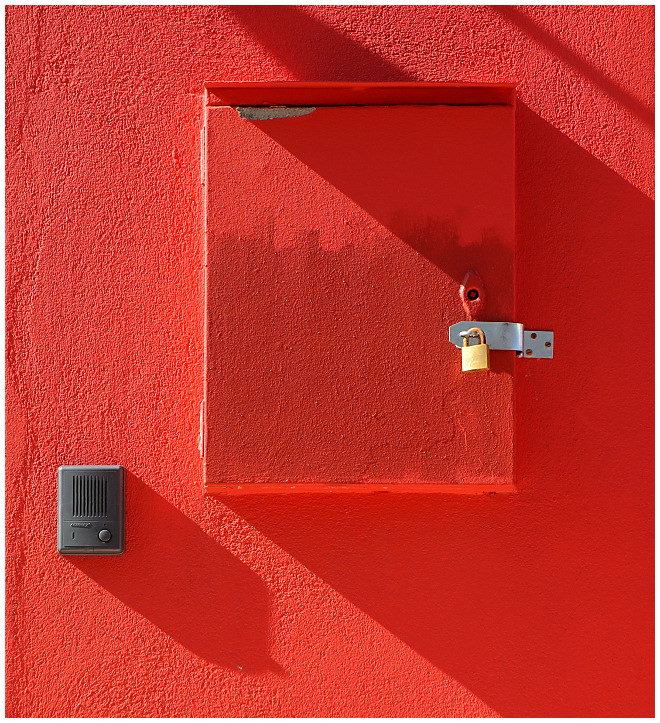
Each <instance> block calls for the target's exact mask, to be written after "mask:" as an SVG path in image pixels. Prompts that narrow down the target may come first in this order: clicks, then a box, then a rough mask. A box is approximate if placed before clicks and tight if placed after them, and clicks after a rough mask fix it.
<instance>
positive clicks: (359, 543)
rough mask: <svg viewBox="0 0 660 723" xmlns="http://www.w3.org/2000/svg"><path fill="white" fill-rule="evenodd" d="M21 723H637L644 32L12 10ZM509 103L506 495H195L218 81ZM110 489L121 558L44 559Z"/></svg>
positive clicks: (638, 12) (467, 18)
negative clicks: (118, 513)
mask: <svg viewBox="0 0 660 723" xmlns="http://www.w3.org/2000/svg"><path fill="white" fill-rule="evenodd" d="M6 33H7V173H8V181H7V202H8V223H7V284H6V291H7V358H8V360H7V507H6V509H7V535H6V560H7V609H6V610H7V612H6V620H7V630H8V633H7V641H8V642H7V644H8V653H7V668H8V670H7V715H9V716H35V717H36V716H43V717H56V716H91V717H97V716H100V717H102V716H242V715H249V716H260V715H261V716H264V715H272V716H320V715H330V716H333V715H344V716H391V715H397V716H489V715H503V716H535V715H546V716H570V715H576V716H587V715H588V716H651V715H653V692H652V691H653V676H652V673H653V660H652V655H653V583H652V565H653V547H652V545H653V525H652V514H653V513H652V508H653V476H652V471H651V465H652V458H653V457H652V455H653V448H652V442H653V436H652V420H651V401H650V400H651V397H652V393H653V382H652V376H651V371H650V370H651V368H652V364H653V348H652V344H650V343H648V342H650V335H649V340H647V339H645V338H643V337H640V336H639V335H638V334H637V333H632V331H631V330H632V328H633V323H634V322H638V323H649V324H651V323H652V321H653V318H652V314H653V312H652V294H653V277H652V272H651V262H652V261H653V251H652V242H651V238H652V226H653V205H652V201H651V199H650V198H649V194H650V193H651V185H652V181H653V172H652V163H653V158H652V152H651V138H652V118H653V115H652V109H651V104H652V100H653V75H652V72H653V71H652V61H653V35H652V33H653V9H652V8H650V7H633V6H609V7H608V6H580V7H540V8H535V7H529V6H528V7H523V8H521V9H517V8H514V7H503V6H501V7H496V8H483V7H461V6H398V7H392V6H373V7H346V6H344V7H341V6H340V7H324V8H317V7H313V8H302V7H275V6H273V7H268V6H265V7H239V6H235V7H217V6H216V7H194V6H186V7H166V6H162V7H147V6H133V7H119V6H113V7H105V8H104V7H81V6H78V7H74V6H69V7H66V6H60V7H56V6H50V7H48V6H32V7H29V6H21V7H16V6H15V7H10V8H9V9H8V10H7V29H6ZM298 79H300V80H361V81H378V80H389V81H396V80H431V81H461V82H462V81H491V82H495V81H506V82H509V81H515V82H518V83H519V100H520V103H519V107H518V117H517V137H516V152H517V218H516V223H517V243H518V251H517V254H518V255H517V276H516V283H517V308H518V318H517V319H516V320H517V321H522V322H523V323H524V324H525V325H526V326H531V327H532V328H533V327H536V328H542V329H543V328H550V329H553V330H554V332H555V340H556V350H555V359H554V360H553V361H551V362H541V361H540V362H524V361H523V360H520V363H519V365H520V366H519V373H518V374H517V393H516V412H515V413H516V445H517V454H516V465H517V483H518V487H519V492H518V494H513V495H497V496H477V497H463V496H456V495H446V496H444V495H431V496H424V495H392V496H390V495H387V494H383V495H373V496H371V495H359V496H346V495H344V496H336V497H331V498H329V499H328V498H326V497H325V496H319V497H314V496H296V497H282V496H275V497H268V498H264V497H250V498H232V499H231V500H225V501H221V500H219V499H214V498H209V497H204V496H203V495H202V493H201V483H202V464H201V460H200V458H199V454H198V451H197V433H198V424H199V402H200V399H201V395H202V361H201V360H202V336H203V335H202V317H203V298H202V295H203V293H202V258H203V242H202V235H201V228H202V217H201V214H202V205H201V199H202V193H201V187H200V185H199V157H200V148H199V132H200V128H201V125H202V83H203V82H204V81H206V80H298ZM60 464H123V465H124V466H125V467H126V468H127V470H128V497H127V509H128V526H129V527H128V537H127V553H126V555H125V556H124V557H122V558H118V559H110V558H105V559H91V558H81V559H80V560H71V559H66V558H63V557H60V556H58V554H57V552H56V540H55V538H56V519H55V505H56V469H57V467H58V465H60Z"/></svg>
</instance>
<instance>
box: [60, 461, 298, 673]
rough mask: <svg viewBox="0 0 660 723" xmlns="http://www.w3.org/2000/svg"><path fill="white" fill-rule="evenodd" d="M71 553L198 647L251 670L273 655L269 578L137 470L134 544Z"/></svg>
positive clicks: (131, 501) (129, 515)
mask: <svg viewBox="0 0 660 723" xmlns="http://www.w3.org/2000/svg"><path fill="white" fill-rule="evenodd" d="M68 561H70V562H71V564H73V565H74V566H75V567H77V568H78V569H79V570H80V571H81V572H82V573H83V574H85V575H87V576H88V577H90V578H91V579H92V580H94V581H95V582H96V583H98V584H99V585H100V586H101V587H103V588H105V589H106V590H107V591H108V592H109V593H110V594H111V595H113V596H114V597H116V598H117V599H118V600H120V601H121V602H122V603H124V604H125V605H127V606H128V607H130V608H131V609H132V610H134V611H136V612H137V613H139V614H140V615H142V616H143V617H144V618H145V619H146V620H148V621H149V622H150V623H152V624H153V625H155V626H156V627H157V628H159V629H160V630H161V631H162V632H163V633H165V634H166V635H167V636H169V637H171V638H172V639H173V640H175V641H176V642H177V643H179V644H181V645H182V646H184V647H185V648H187V649H188V650H189V651H190V652H191V653H193V654H194V655H196V656H198V657H200V658H202V659H204V660H206V661H207V662H209V663H212V664H214V665H219V666H223V667H226V668H230V669H233V670H234V671H236V672H242V673H244V674H257V673H264V672H274V673H278V674H283V672H284V671H283V669H282V668H281V667H280V666H279V664H277V663H276V662H275V661H274V660H273V659H272V658H271V657H270V655H269V624H270V598H269V593H268V589H267V586H266V584H265V583H264V581H263V580H262V579H261V578H260V577H259V576H258V575H257V574H256V573H254V572H253V571H252V570H250V569H249V568H248V567H247V565H245V564H244V563H242V562H240V561H239V560H238V559H236V557H234V556H233V555H232V554H231V553H230V552H229V551H227V550H225V549H224V548H223V547H222V546H221V545H220V544H219V543H218V542H216V541H215V540H213V539H212V538H211V537H210V536H209V535H207V534H206V533H205V532H204V531H203V530H202V529H201V528H199V527H198V526H197V525H196V524H195V523H194V522H193V521H192V520H191V519H189V518H188V517H187V516H186V515H184V514H183V513H182V512H181V511H180V510H179V509H177V508H176V507H175V506H174V505H172V504H171V503H169V502H168V501H167V500H165V499H164V498H163V497H162V496H161V495H159V494H158V493H157V492H156V491H155V490H153V489H151V488H150V487H148V486H147V485H146V484H145V483H144V482H142V480H140V479H139V478H138V477H137V476H136V475H135V474H133V473H131V472H127V480H126V552H125V553H124V555H122V556H121V557H91V556H90V557H87V556H85V557H70V558H68Z"/></svg>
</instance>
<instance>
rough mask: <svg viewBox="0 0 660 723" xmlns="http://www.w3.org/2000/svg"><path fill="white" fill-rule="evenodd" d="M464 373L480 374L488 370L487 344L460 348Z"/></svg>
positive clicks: (488, 352)
mask: <svg viewBox="0 0 660 723" xmlns="http://www.w3.org/2000/svg"><path fill="white" fill-rule="evenodd" d="M461 353H462V355H463V371H464V372H481V371H487V370H488V369H490V350H489V348H488V344H475V345H474V346H463V347H461Z"/></svg>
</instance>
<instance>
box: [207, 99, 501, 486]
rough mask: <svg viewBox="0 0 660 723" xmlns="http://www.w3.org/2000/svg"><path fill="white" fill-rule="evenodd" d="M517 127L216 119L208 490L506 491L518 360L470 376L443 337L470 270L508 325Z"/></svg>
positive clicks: (339, 112) (484, 118)
mask: <svg viewBox="0 0 660 723" xmlns="http://www.w3.org/2000/svg"><path fill="white" fill-rule="evenodd" d="M372 94H373V95H377V93H376V90H375V89H374V90H373V91H372ZM346 95H348V96H349V97H350V89H347V92H346ZM415 95H416V94H413V96H412V100H413V101H414V100H416V97H415ZM513 121H514V108H513V106H511V105H486V106H461V107H456V106H447V105H417V104H414V103H413V104H412V105H411V104H402V105H394V106H390V105H384V106H383V105H366V106H341V105H340V106H335V107H319V108H316V110H314V111H313V112H312V113H308V114H307V115H304V116H299V117H292V118H280V119H268V120H259V121H249V120H245V119H243V118H241V117H240V116H239V114H238V113H237V111H236V110H235V109H234V108H231V107H211V108H208V110H207V123H206V144H205V147H206V151H207V157H208V162H207V164H206V165H207V179H206V191H207V204H206V208H207V219H208V221H207V228H206V233H207V252H206V263H207V290H206V307H207V308H206V315H207V326H206V329H207V340H206V357H207V368H206V380H205V387H206V396H205V405H204V409H205V416H206V424H205V444H204V448H205V455H204V456H205V480H206V484H207V485H209V486H211V485H212V486H213V488H214V490H219V491H222V490H223V489H224V487H223V485H224V486H228V485H232V486H234V487H240V488H244V487H245V486H246V485H252V484H261V485H263V484H264V483H270V485H271V486H270V487H264V488H263V489H269V490H271V491H278V492H288V491H290V490H291V488H292V486H299V485H303V486H305V487H306V488H307V489H310V490H316V489H318V487H319V486H320V485H321V486H323V485H330V486H335V487H336V489H337V490H339V489H346V487H347V486H348V487H349V489H350V488H351V487H356V486H358V485H365V486H367V487H368V488H369V489H371V490H374V491H375V490H376V489H379V490H382V489H390V488H398V487H400V486H405V487H407V488H408V489H411V488H415V489H417V488H418V487H419V486H423V487H424V488H428V486H430V485H438V486H446V485H457V484H458V485H464V486H466V487H469V486H472V485H478V486H484V485H488V486H491V487H492V488H497V487H498V486H501V485H504V486H505V487H507V488H511V486H512V484H513V384H514V374H513V372H514V365H515V355H514V354H507V353H504V352H501V353H497V352H493V354H492V358H493V364H492V370H491V371H489V372H485V373H484V374H482V375H469V374H463V373H462V371H461V363H460V359H461V352H460V351H459V349H457V348H456V347H455V346H453V345H452V344H450V343H449V341H448V338H447V337H448V333H447V330H448V328H449V326H450V325H451V324H453V323H456V322H458V321H462V320H464V319H465V318H466V316H465V313H464V310H463V304H462V302H461V298H460V294H459V289H460V284H461V280H462V279H463V278H464V277H465V275H466V272H468V271H469V269H471V268H479V269H483V275H484V277H485V278H486V283H487V284H488V287H489V301H488V303H487V304H486V306H485V308H484V309H483V314H484V317H483V318H486V319H490V320H497V319H501V320H503V321H505V320H511V319H513V317H514V309H513V264H514V198H513V183H514V179H513V171H514V154H513V143H514V122H513Z"/></svg>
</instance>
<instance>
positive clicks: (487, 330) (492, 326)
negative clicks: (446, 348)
mask: <svg viewBox="0 0 660 723" xmlns="http://www.w3.org/2000/svg"><path fill="white" fill-rule="evenodd" d="M474 326H478V327H479V328H480V329H482V330H483V332H484V334H485V335H486V343H487V344H488V346H489V348H490V349H491V351H493V350H495V351H515V352H517V354H518V356H522V357H525V358H527V359H552V357H553V353H554V348H555V335H554V332H552V331H527V330H525V329H524V328H523V325H522V324H515V323H513V322H510V321H459V322H458V323H457V324H452V325H451V326H450V327H449V341H450V342H451V343H452V344H454V345H455V346H457V347H459V348H461V347H462V346H463V336H461V332H465V331H468V329H471V328H472V327H474ZM473 343H474V340H473V339H469V340H468V344H470V345H471V344H473Z"/></svg>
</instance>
